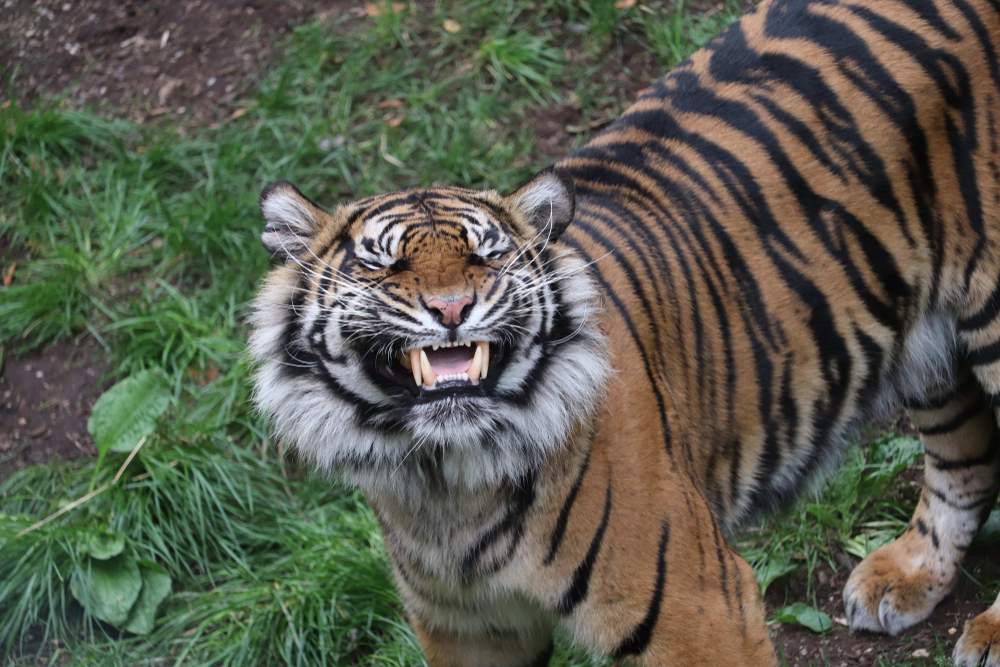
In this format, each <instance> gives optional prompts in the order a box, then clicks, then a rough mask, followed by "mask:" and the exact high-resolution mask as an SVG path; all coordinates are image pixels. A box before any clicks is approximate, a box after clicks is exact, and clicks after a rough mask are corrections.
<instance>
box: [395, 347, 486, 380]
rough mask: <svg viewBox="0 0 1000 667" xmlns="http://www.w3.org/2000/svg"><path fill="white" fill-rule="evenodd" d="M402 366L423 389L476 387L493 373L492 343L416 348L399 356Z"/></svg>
mask: <svg viewBox="0 0 1000 667" xmlns="http://www.w3.org/2000/svg"><path fill="white" fill-rule="evenodd" d="M399 363H400V365H402V366H403V367H404V368H406V369H408V370H409V371H410V372H411V373H412V374H413V382H414V383H415V384H416V385H417V387H419V388H421V389H439V388H445V387H461V386H474V385H478V384H479V381H480V380H483V379H485V378H486V375H487V373H488V372H489V370H490V344H489V343H488V342H487V341H476V342H472V341H466V342H463V343H443V344H440V345H430V346H427V347H414V348H412V349H410V350H407V351H405V352H403V353H401V354H400V356H399Z"/></svg>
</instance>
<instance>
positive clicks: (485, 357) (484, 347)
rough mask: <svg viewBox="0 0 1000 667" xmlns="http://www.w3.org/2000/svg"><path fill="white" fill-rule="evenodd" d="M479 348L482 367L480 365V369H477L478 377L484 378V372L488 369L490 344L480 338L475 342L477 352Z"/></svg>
mask: <svg viewBox="0 0 1000 667" xmlns="http://www.w3.org/2000/svg"><path fill="white" fill-rule="evenodd" d="M480 350H481V351H482V353H483V367H482V370H480V371H479V379H480V380H485V379H486V374H487V373H488V372H489V370H490V344H489V342H488V341H485V340H481V341H479V342H478V343H476V353H477V354H478V353H479V351H480Z"/></svg>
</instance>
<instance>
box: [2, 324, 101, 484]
mask: <svg viewBox="0 0 1000 667" xmlns="http://www.w3.org/2000/svg"><path fill="white" fill-rule="evenodd" d="M99 352H100V351H99V350H98V349H97V347H96V346H95V345H94V344H93V343H82V344H77V343H76V342H73V341H68V342H62V343H57V344H56V345H53V346H52V347H50V348H48V349H47V350H44V351H42V352H38V353H35V354H29V355H26V356H23V357H19V358H7V359H5V360H2V361H0V481H3V480H4V479H6V477H7V476H8V475H9V474H10V473H11V472H13V471H14V470H17V469H18V468H21V467H23V466H26V465H31V464H34V463H45V462H47V461H52V460H58V459H74V458H77V457H80V456H90V455H93V454H94V453H95V450H94V446H93V443H92V442H91V441H90V436H89V435H88V433H87V418H88V417H89V415H90V407H91V406H92V405H93V403H94V401H95V400H97V397H98V396H99V395H100V394H101V391H102V390H103V389H104V388H105V383H104V382H103V381H102V379H103V375H104V373H105V371H106V364H105V362H104V361H103V359H102V356H101V355H100V354H99Z"/></svg>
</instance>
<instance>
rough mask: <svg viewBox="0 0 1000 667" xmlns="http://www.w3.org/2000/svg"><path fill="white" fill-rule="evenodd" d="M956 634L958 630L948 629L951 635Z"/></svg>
mask: <svg viewBox="0 0 1000 667" xmlns="http://www.w3.org/2000/svg"><path fill="white" fill-rule="evenodd" d="M956 632H958V628H948V634H949V635H954V634H955V633H956Z"/></svg>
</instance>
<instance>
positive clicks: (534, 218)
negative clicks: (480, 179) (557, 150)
mask: <svg viewBox="0 0 1000 667" xmlns="http://www.w3.org/2000/svg"><path fill="white" fill-rule="evenodd" d="M510 201H511V202H512V204H513V205H514V207H516V208H517V209H518V210H519V211H520V212H521V214H522V215H523V216H524V217H525V218H526V219H527V221H528V223H529V224H530V225H531V226H532V227H534V228H535V230H536V231H537V232H538V233H539V236H540V237H541V238H542V239H549V240H552V241H554V240H556V239H558V238H559V236H560V235H561V234H562V233H563V231H564V230H565V229H566V227H567V226H569V223H570V222H572V221H573V211H574V210H575V208H576V199H575V196H574V190H573V180H572V179H571V178H570V176H569V174H567V173H566V172H564V171H561V170H559V169H556V168H555V167H549V168H548V169H545V170H544V171H541V172H539V173H538V174H536V175H535V176H534V177H532V179H531V180H530V181H528V182H527V183H525V184H524V185H522V186H521V187H519V188H518V189H517V190H516V191H515V192H514V194H512V195H511V196H510Z"/></svg>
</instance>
